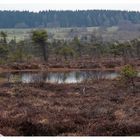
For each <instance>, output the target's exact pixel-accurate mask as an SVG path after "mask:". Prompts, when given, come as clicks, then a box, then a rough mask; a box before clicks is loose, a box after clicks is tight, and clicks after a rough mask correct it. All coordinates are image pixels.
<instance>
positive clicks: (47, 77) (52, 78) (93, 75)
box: [6, 71, 118, 84]
mask: <svg viewBox="0 0 140 140" xmlns="http://www.w3.org/2000/svg"><path fill="white" fill-rule="evenodd" d="M117 76H118V73H117V72H115V71H70V72H47V73H44V72H38V73H30V72H22V73H8V74H6V77H7V79H8V81H10V82H23V83H37V82H46V83H58V84H59V83H80V82H82V81H84V80H90V79H92V80H97V79H98V80H99V79H114V78H116V77H117Z"/></svg>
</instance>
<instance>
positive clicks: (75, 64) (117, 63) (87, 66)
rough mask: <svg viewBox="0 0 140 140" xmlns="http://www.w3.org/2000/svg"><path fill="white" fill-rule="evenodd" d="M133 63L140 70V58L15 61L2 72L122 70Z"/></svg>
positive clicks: (3, 67) (0, 70) (2, 67)
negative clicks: (124, 59) (127, 59)
mask: <svg viewBox="0 0 140 140" xmlns="http://www.w3.org/2000/svg"><path fill="white" fill-rule="evenodd" d="M126 64H132V65H134V66H135V67H136V68H137V69H138V70H140V60H139V59H131V60H129V61H127V62H126V63H124V61H123V60H122V59H121V58H117V59H115V60H114V59H108V58H106V59H105V58H104V59H99V60H96V61H95V60H91V59H90V58H84V59H73V60H71V59H70V60H67V61H64V60H53V59H51V60H49V62H48V63H45V62H43V61H33V62H32V61H31V62H22V63H21V62H20V63H19V62H15V63H13V62H12V63H8V64H5V65H0V72H6V71H25V70H26V71H41V70H42V71H67V70H68V71H69V70H77V69H78V70H79V69H80V70H118V71H119V70H120V69H121V68H122V67H123V66H124V65H126Z"/></svg>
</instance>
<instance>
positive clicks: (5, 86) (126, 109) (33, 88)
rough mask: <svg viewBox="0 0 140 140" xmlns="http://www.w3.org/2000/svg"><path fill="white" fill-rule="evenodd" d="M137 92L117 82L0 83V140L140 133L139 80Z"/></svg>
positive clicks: (139, 81)
mask: <svg viewBox="0 0 140 140" xmlns="http://www.w3.org/2000/svg"><path fill="white" fill-rule="evenodd" d="M136 81H137V82H136V88H135V90H133V89H132V88H131V87H130V86H129V87H125V86H122V84H120V82H119V81H117V80H114V81H112V80H99V81H94V82H91V83H81V84H67V85H66V84H65V85H64V84H60V85H59V84H46V83H39V84H21V83H16V84H10V83H1V85H0V134H2V135H4V136H21V135H23V136H112V135H121V136H123V135H127V136H132V135H133V136H136V135H137V136H138V135H140V117H139V116H140V79H139V78H137V80H136Z"/></svg>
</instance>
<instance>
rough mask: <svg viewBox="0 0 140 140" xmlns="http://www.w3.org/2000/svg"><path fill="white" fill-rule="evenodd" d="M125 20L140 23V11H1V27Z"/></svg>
mask: <svg viewBox="0 0 140 140" xmlns="http://www.w3.org/2000/svg"><path fill="white" fill-rule="evenodd" d="M123 21H128V22H130V23H134V24H139V23H140V12H129V11H113V10H87V11H41V12H38V13H35V12H29V11H22V12H20V11H0V28H35V27H91V26H115V25H118V24H119V23H121V22H123Z"/></svg>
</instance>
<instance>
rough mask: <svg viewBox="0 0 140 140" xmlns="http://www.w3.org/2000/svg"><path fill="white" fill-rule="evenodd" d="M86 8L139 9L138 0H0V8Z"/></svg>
mask: <svg viewBox="0 0 140 140" xmlns="http://www.w3.org/2000/svg"><path fill="white" fill-rule="evenodd" d="M49 9H50V10H78V9H79V10H83V9H84V10H87V9H111V10H128V11H140V0H0V10H29V11H35V12H37V11H40V10H49Z"/></svg>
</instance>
